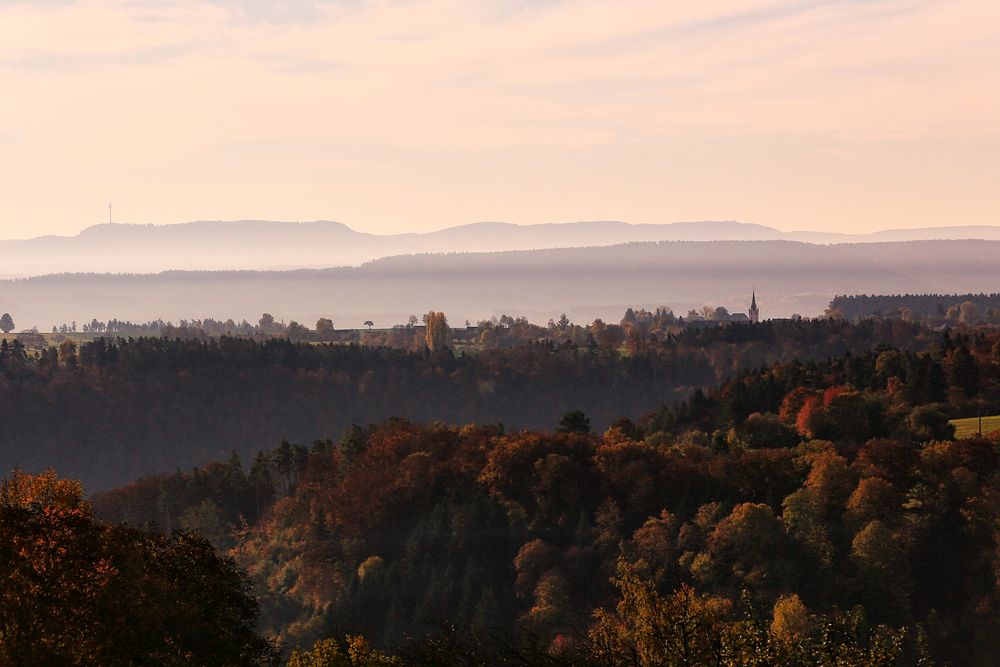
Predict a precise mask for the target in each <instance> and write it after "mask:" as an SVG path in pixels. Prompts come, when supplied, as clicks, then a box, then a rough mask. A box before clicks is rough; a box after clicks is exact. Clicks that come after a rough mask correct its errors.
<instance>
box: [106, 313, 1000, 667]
mask: <svg viewBox="0 0 1000 667" xmlns="http://www.w3.org/2000/svg"><path fill="white" fill-rule="evenodd" d="M712 335H714V336H725V335H727V333H726V331H725V330H723V329H717V330H713V331H712ZM730 335H731V334H730ZM998 408H1000V338H998V336H997V334H996V333H995V332H991V331H981V332H979V333H977V334H975V335H968V336H967V335H962V334H958V335H953V334H943V335H940V336H936V337H935V340H934V341H933V342H932V343H931V344H930V345H929V349H928V350H927V351H924V352H909V351H904V350H900V349H898V348H895V347H892V346H889V345H884V344H883V345H879V346H877V348H876V349H875V350H872V351H870V352H867V353H861V354H847V355H843V356H839V357H836V358H830V359H824V360H817V361H810V362H801V361H790V362H780V363H776V364H772V365H769V366H768V367H766V368H763V369H760V370H755V371H748V372H746V373H743V374H741V375H739V376H738V377H736V378H734V379H732V380H730V381H728V382H726V383H723V384H721V385H719V386H717V387H715V388H713V389H711V390H708V391H696V392H695V393H694V394H693V395H692V397H691V399H690V400H688V401H684V402H682V403H679V404H676V405H673V406H665V407H664V408H662V409H660V410H657V411H653V412H651V413H649V414H647V415H646V416H645V417H644V418H642V419H638V420H634V421H633V420H628V419H619V420H617V421H615V422H614V423H613V424H612V425H611V426H610V427H609V428H607V429H606V430H604V429H603V428H602V431H603V432H602V433H600V434H594V433H593V432H592V431H593V429H592V428H591V424H590V422H589V420H588V418H587V416H586V415H585V414H583V413H581V412H570V413H568V414H566V415H565V416H564V417H563V419H562V420H560V422H559V424H558V426H557V427H556V429H555V431H554V432H553V431H544V432H542V431H520V430H518V431H514V430H510V429H504V428H503V427H502V426H500V425H493V426H490V425H484V426H467V427H449V426H444V425H440V424H437V425H423V426H422V425H418V424H415V423H412V422H409V421H406V420H402V419H393V420H390V421H388V422H385V423H383V424H382V425H379V426H374V427H366V428H362V427H358V426H355V427H352V428H350V429H348V430H347V431H346V432H345V433H344V434H343V435H342V436H341V437H340V438H338V439H337V440H336V441H332V440H328V439H325V440H318V441H315V442H312V443H309V444H308V445H293V444H290V443H288V442H284V443H282V444H281V445H280V446H278V447H277V448H275V449H274V450H272V451H269V452H262V453H260V454H258V455H257V456H256V457H255V458H254V459H253V460H252V461H251V462H250V463H251V465H250V466H249V472H247V470H246V468H245V467H244V466H243V465H241V464H240V462H239V460H238V459H237V458H235V457H234V458H232V459H230V460H229V461H228V462H226V463H219V464H213V465H210V466H207V467H204V468H201V469H197V470H193V471H191V472H188V473H176V474H172V475H163V476H158V477H151V478H147V479H144V480H140V481H137V482H134V483H132V484H130V485H128V486H126V487H123V488H121V489H118V490H116V491H114V492H110V493H106V494H102V495H100V496H98V497H95V498H94V504H95V508H96V510H97V512H98V514H99V515H101V516H104V517H106V518H107V519H109V520H111V521H114V522H116V521H129V522H132V523H141V522H147V523H149V524H152V525H158V526H160V527H166V525H171V524H172V525H173V527H174V528H176V527H180V528H183V529H185V530H194V531H197V532H199V533H201V534H203V535H205V536H207V537H209V539H211V540H212V541H213V542H214V543H215V544H216V545H217V546H218V547H220V548H223V549H228V550H230V553H232V554H233V555H234V556H235V558H236V560H237V562H238V563H239V564H240V565H241V566H243V567H245V568H246V569H247V571H248V572H249V574H250V576H251V578H252V580H253V581H254V582H255V583H256V586H257V591H258V594H259V596H260V600H261V604H262V609H263V615H262V618H261V628H262V630H263V631H264V632H266V633H269V634H275V635H277V636H278V637H280V639H281V640H282V641H283V642H284V643H285V646H286V649H287V648H288V647H291V646H302V647H304V648H306V649H309V651H307V652H299V653H296V654H295V656H294V657H293V658H292V664H296V665H305V664H327V663H322V662H314V663H310V662H309V660H312V656H313V654H314V653H315V655H317V656H318V655H321V654H324V655H326V654H329V655H341V654H342V655H343V656H347V655H348V652H349V649H350V646H349V644H350V642H348V643H344V641H345V640H344V638H345V637H355V638H357V637H365V638H366V639H365V642H369V643H365V644H364V646H366V647H368V648H366V649H365V650H371V649H370V646H379V647H382V649H383V650H385V651H387V652H390V653H394V654H396V655H397V658H392V659H390V658H388V657H386V656H385V655H381V657H379V658H378V659H379V660H402V661H403V662H405V663H407V664H503V661H504V660H507V661H509V664H525V663H527V664H561V663H564V664H622V665H660V664H667V665H672V664H719V665H737V664H788V665H792V664H794V665H799V664H824V665H826V664H830V665H833V664H847V665H853V664H858V665H862V664H885V665H890V664H917V662H918V661H919V662H920V664H925V665H929V664H936V663H939V664H954V665H988V664H993V656H994V655H995V653H996V651H998V650H1000V646H997V645H996V644H995V641H996V637H997V636H1000V635H998V632H997V631H998V630H1000V628H998V627H997V624H998V621H1000V607H998V605H1000V589H998V585H997V581H998V574H1000V560H998V557H997V553H998V545H1000V529H998V525H1000V524H998V521H1000V505H998V504H997V498H1000V495H998V492H1000V487H998V483H1000V481H998V480H1000V477H998V470H1000V465H998V447H1000V440H997V438H996V437H993V438H992V439H989V438H986V439H970V440H963V441H957V442H956V441H953V440H952V439H951V438H952V436H953V429H952V427H951V426H950V425H949V424H948V421H947V420H948V418H949V416H951V415H954V414H967V413H968V412H969V411H970V410H984V411H986V412H989V411H998ZM687 624H690V627H688V625H687ZM684 628H687V629H688V630H690V631H691V632H692V633H693V635H692V636H693V637H696V639H691V638H689V639H690V642H688V643H685V642H686V641H687V640H685V641H681V639H680V638H679V635H677V633H681V634H683V633H682V630H683V629H684ZM675 635H677V636H675ZM351 641H354V642H357V641H360V640H357V639H354V640H351ZM317 642H318V643H317ZM311 647H314V648H311ZM973 647H974V648H973ZM359 650H360V649H359ZM324 652H326V653H324ZM371 655H376V654H375V653H372V654H371ZM684 655H687V656H688V658H687V659H689V660H690V659H692V658H691V656H700V657H698V658H697V660H695V661H694V662H690V661H689V662H687V663H685V662H684V658H683V656H684ZM338 659H339V658H338ZM347 659H348V658H347V657H344V660H347ZM374 659H375V658H372V660H374ZM449 660H450V661H451V662H450V663H449ZM753 660H757V661H758V662H757V663H753V662H752V661H753ZM296 661H298V662H296ZM477 661H478V662H477ZM518 661H520V662H518ZM935 661H936V663H935ZM329 664H341V663H329ZM343 664H351V663H347V662H345V663H343ZM364 664H369V663H364ZM371 664H378V663H371ZM387 664H388V663H387Z"/></svg>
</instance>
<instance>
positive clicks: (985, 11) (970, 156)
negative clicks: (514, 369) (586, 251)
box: [0, 0, 1000, 238]
mask: <svg viewBox="0 0 1000 667" xmlns="http://www.w3.org/2000/svg"><path fill="white" fill-rule="evenodd" d="M0 195H2V197H0V206H2V209H0V210H2V215H0V238H25V237H31V236H37V235H40V234H46V233H59V234H68V233H75V232H77V231H79V230H80V229H82V228H84V227H86V226H88V225H91V224H94V223H98V222H102V221H104V220H106V218H107V208H106V207H107V202H108V200H109V199H113V200H114V202H115V217H116V220H117V221H121V222H136V223H172V222H184V221H189V220H196V219H240V218H266V219H277V220H313V219H329V220H338V221H340V222H343V223H345V224H348V225H350V226H351V227H354V228H355V229H359V230H362V231H369V232H375V233H394V232H402V231H428V230H432V229H439V228H442V227H447V226H452V225H457V224H464V223H469V222H476V221H481V220H503V221H508V222H515V223H524V224H527V223H536V222H568V221H575V220H598V219H614V220H625V221H628V222H672V221H678V220H700V219H716V220H718V219H735V220H741V221H744V222H756V223H760V224H765V225H770V226H773V227H778V228H780V229H784V230H793V229H808V230H829V231H846V232H864V231H872V230H875V229H882V228H889V227H926V226H937V225H955V224H1000V216H998V214H997V211H998V205H1000V2H998V1H997V0H985V1H982V0H935V1H932V2H928V1H920V0H858V1H853V2H852V1H847V0H839V1H836V2H833V1H826V2H824V1H818V0H813V1H811V2H808V1H807V2H782V1H781V0H775V1H773V2H750V1H742V0H733V1H729V2H721V1H717V0H699V1H698V2H690V1H688V0H683V1H667V0H655V1H649V2H646V1H643V0H637V1H634V2H633V1H619V2H612V1H610V0H601V1H594V0H562V1H559V0H544V1H543V0H511V1H507V2H501V1H499V0H461V1H459V0H425V1H418V0H413V1H408V0H384V1H378V0H377V1H372V2H367V1H365V0H341V1H339V2H320V1H313V2H309V1H298V0H285V1H284V2H265V1H264V0H242V1H239V0H212V1H205V0H203V1H185V0H176V1H175V0H170V1H160V2H153V1H129V2H126V1H109V0H95V1H92V2H88V1H81V2H73V1H72V0H65V1H60V0H33V1H32V2H19V1H18V0H14V1H11V0H0Z"/></svg>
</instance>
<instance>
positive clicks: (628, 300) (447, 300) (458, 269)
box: [0, 240, 1000, 331]
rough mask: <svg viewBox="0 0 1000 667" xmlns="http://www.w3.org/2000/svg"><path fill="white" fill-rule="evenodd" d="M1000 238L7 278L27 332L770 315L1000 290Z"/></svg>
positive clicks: (11, 303)
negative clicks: (660, 310)
mask: <svg viewBox="0 0 1000 667" xmlns="http://www.w3.org/2000/svg"><path fill="white" fill-rule="evenodd" d="M997 257H1000V241H978V240H965V241H907V242H892V243H861V244H835V245H817V244H809V243H802V242H792V241H710V242H695V241H670V242H660V243H629V244H621V245H616V246H609V247H589V248H564V249H551V250H530V251H511V252H499V253H450V254H421V255H410V256H397V257H389V258H384V259H380V260H376V261H373V262H368V263H366V264H364V265H362V266H360V267H343V268H331V269H300V270H294V271H216V272H212V271H167V272H161V273H149V274H141V275H139V274H79V273H75V274H74V273H65V274H55V275H47V276H41V277H35V278H29V279H17V280H5V281H2V282H0V302H2V303H0V308H2V309H3V310H7V311H9V312H10V313H12V314H13V315H14V319H15V322H16V323H17V326H18V329H21V328H24V327H30V326H32V325H34V326H37V327H39V328H40V329H42V330H43V331H44V330H48V329H49V328H51V326H52V325H53V324H60V323H62V322H70V321H71V320H77V321H78V322H85V321H90V319H91V318H95V317H96V318H98V319H102V320H103V319H109V318H112V317H114V318H118V319H122V320H125V319H127V320H131V321H134V322H136V321H145V320H148V319H153V318H157V317H160V318H163V319H171V320H173V321H175V322H176V321H178V320H179V319H181V318H204V317H214V318H228V317H232V318H234V319H236V320H239V319H240V318H246V319H248V320H250V321H256V319H257V318H258V317H259V316H260V314H261V313H262V312H270V313H272V314H273V315H274V316H275V317H276V318H279V319H285V320H292V319H295V320H297V321H299V322H303V323H305V324H307V325H309V326H311V325H312V324H313V323H314V322H315V321H316V319H318V318H319V317H331V318H332V319H333V320H334V324H335V326H337V327H339V328H347V327H350V328H354V327H360V326H361V325H362V323H363V322H365V321H366V320H372V321H373V322H374V323H375V325H376V326H378V327H389V326H392V325H395V324H400V323H403V322H405V321H406V319H407V316H408V315H409V314H417V315H419V314H421V313H425V312H427V311H428V310H430V309H434V310H442V311H444V312H445V313H446V314H447V315H448V317H449V320H450V321H451V323H452V325H453V326H454V325H460V324H464V321H465V320H466V319H468V320H471V321H472V322H475V321H477V320H478V319H480V318H486V317H489V316H491V315H494V314H500V313H508V314H511V315H527V316H528V317H529V319H532V320H533V321H540V322H544V321H546V320H547V319H548V318H549V317H558V316H559V314H560V313H563V312H565V313H567V314H568V315H569V316H570V318H571V319H573V320H574V321H576V322H589V321H591V320H593V319H594V318H595V317H601V318H605V319H608V320H612V321H617V320H618V319H619V318H620V317H621V315H622V312H623V311H624V309H625V308H626V307H628V306H643V307H655V306H659V305H665V306H668V307H672V308H673V309H674V311H675V312H676V313H677V314H679V315H682V314H685V313H686V312H687V310H688V309H689V308H700V307H701V306H703V305H707V304H711V305H723V306H726V307H728V308H730V310H733V311H742V310H745V308H746V306H747V305H748V302H749V298H750V291H751V289H752V288H756V293H757V299H758V303H759V304H760V307H761V315H762V317H764V318H768V317H787V316H790V315H792V314H793V313H799V314H801V315H805V316H815V315H821V314H823V312H824V310H825V309H826V307H827V305H828V304H829V302H830V300H831V299H832V298H833V297H834V296H836V295H838V294H872V293H879V294H892V293H955V292H958V293H978V292H995V291H997V288H998V286H1000V262H997V261H996V258H997Z"/></svg>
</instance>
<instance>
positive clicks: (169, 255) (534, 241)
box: [0, 220, 1000, 277]
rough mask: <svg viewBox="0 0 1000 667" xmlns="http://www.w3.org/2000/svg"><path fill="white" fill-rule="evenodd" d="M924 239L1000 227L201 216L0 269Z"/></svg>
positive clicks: (15, 272) (8, 249)
mask: <svg viewBox="0 0 1000 667" xmlns="http://www.w3.org/2000/svg"><path fill="white" fill-rule="evenodd" d="M929 239H986V240H1000V227H993V226H966V227H938V228H931V229H896V230H885V231H880V232H875V233H872V234H861V235H851V234H837V233H824V232H782V231H779V230H777V229H774V228H771V227H766V226H763V225H757V224H749V223H742V222H733V221H721V222H719V221H715V222H713V221H705V222H675V223H668V224H628V223H624V222H613V221H601V222H573V223H562V224H541V225H514V224H509V223H500V222H481V223H475V224H470V225H462V226H458V227H451V228H448V229H443V230H440V231H436V232H429V233H423V234H416V233H407V234H392V235H377V234H367V233H363V232H358V231H355V230H353V229H351V228H350V227H348V226H346V225H344V224H341V223H338V222H328V221H315V222H276V221H263V220H242V221H230V222H221V221H199V222H190V223H183V224H175V225H131V224H102V225H95V226H93V227H88V228H87V229H85V230H83V231H82V232H80V233H79V234H77V235H75V236H42V237H38V238H34V239H27V240H7V241H0V276H3V277H26V276H35V275H44V274H48V273H61V272H98V273H105V272H110V273H121V272H128V273H151V272H159V271H166V270H171V269H179V270H233V269H255V270H287V269H300V268H327V267H336V266H358V265H360V264H362V263H364V262H368V261H371V260H374V259H378V258H382V257H389V256H393V255H405V254H419V253H444V252H492V251H510V250H538V249H550V248H578V247H590V246H609V245H615V244H620V243H631V242H648V241H802V242H807V243H818V244H828V243H862V242H885V241H912V240H929Z"/></svg>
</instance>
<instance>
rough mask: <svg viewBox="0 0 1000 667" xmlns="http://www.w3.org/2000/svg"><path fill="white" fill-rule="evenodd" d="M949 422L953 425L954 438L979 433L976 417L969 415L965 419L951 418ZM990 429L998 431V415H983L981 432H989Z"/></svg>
mask: <svg viewBox="0 0 1000 667" xmlns="http://www.w3.org/2000/svg"><path fill="white" fill-rule="evenodd" d="M951 423H952V424H954V425H955V437H956V438H967V437H969V436H971V435H976V434H978V433H979V418H978V417H969V418H967V419H952V420H951ZM991 431H1000V415H992V416H990V417H983V433H989V432H991Z"/></svg>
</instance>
